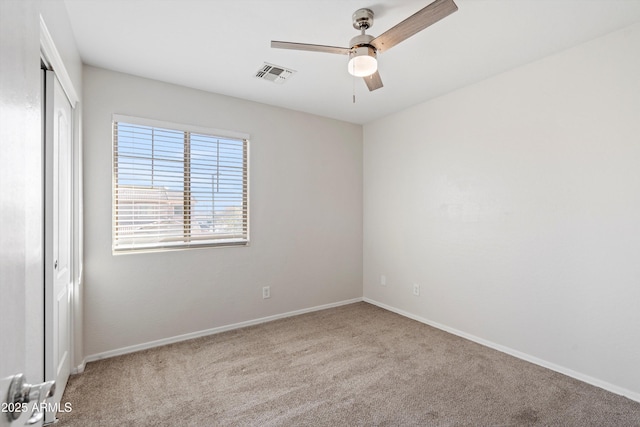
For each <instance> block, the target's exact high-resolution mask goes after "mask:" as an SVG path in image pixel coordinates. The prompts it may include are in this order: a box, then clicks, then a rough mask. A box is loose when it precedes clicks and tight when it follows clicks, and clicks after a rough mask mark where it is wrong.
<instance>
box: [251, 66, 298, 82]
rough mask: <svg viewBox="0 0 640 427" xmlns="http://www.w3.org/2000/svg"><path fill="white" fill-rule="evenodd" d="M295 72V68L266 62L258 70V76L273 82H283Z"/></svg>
mask: <svg viewBox="0 0 640 427" xmlns="http://www.w3.org/2000/svg"><path fill="white" fill-rule="evenodd" d="M294 73H295V71H294V70H290V69H288V68H285V67H281V66H279V65H273V64H269V63H267V62H265V63H264V65H263V66H262V68H260V69H259V70H258V71H257V72H256V77H257V78H259V79H263V80H268V81H270V82H273V83H278V84H282V83H284V82H285V81H287V79H289V77H291V76H292V75H293V74H294Z"/></svg>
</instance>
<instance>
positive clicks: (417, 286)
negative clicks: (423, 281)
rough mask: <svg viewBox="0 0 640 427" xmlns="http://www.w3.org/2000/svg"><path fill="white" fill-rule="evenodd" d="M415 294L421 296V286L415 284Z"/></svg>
mask: <svg viewBox="0 0 640 427" xmlns="http://www.w3.org/2000/svg"><path fill="white" fill-rule="evenodd" d="M413 294H414V295H415V296H417V297H419V296H420V285H419V284H417V283H414V284H413Z"/></svg>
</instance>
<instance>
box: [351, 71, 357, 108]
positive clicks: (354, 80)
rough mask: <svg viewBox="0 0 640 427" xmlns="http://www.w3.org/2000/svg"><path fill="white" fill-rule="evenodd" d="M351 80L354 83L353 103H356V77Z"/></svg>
mask: <svg viewBox="0 0 640 427" xmlns="http://www.w3.org/2000/svg"><path fill="white" fill-rule="evenodd" d="M351 80H352V81H353V103H354V104H355V103H356V76H352V78H351Z"/></svg>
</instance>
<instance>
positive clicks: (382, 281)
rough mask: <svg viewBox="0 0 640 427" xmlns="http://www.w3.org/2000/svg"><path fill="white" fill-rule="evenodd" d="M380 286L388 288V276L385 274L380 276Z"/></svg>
mask: <svg viewBox="0 0 640 427" xmlns="http://www.w3.org/2000/svg"><path fill="white" fill-rule="evenodd" d="M380 286H387V276H385V275H384V274H383V275H382V276H380Z"/></svg>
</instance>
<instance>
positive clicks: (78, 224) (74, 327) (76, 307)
mask: <svg viewBox="0 0 640 427" xmlns="http://www.w3.org/2000/svg"><path fill="white" fill-rule="evenodd" d="M40 56H41V60H42V62H43V63H44V64H46V66H47V68H48V69H49V70H51V71H53V72H54V73H55V75H56V77H57V79H58V81H59V82H60V85H61V86H62V90H63V91H64V93H65V95H66V96H67V98H68V100H69V103H70V104H71V108H72V117H71V120H72V146H71V164H72V170H71V182H72V184H71V187H72V188H71V191H72V194H71V198H72V201H71V221H72V225H71V230H72V239H71V252H72V255H71V257H72V259H71V264H72V271H71V285H70V286H71V292H70V293H71V303H70V307H69V308H70V318H71V334H70V343H69V347H70V349H69V350H70V356H71V372H72V373H78V372H82V371H83V370H84V363H85V362H84V354H83V349H82V276H83V274H82V266H83V256H82V240H83V237H82V224H83V220H82V144H81V133H80V130H81V127H80V126H81V113H80V105H79V103H80V98H79V97H78V93H77V91H76V89H75V87H74V85H73V82H72V80H71V77H70V75H69V73H68V71H67V68H66V67H65V65H64V61H63V60H62V56H61V55H60V53H59V51H58V49H57V48H56V46H55V43H54V42H53V38H52V37H51V33H50V32H49V30H48V28H47V25H46V23H45V21H44V18H43V17H42V15H40ZM42 93H43V94H44V88H42ZM42 113H43V115H44V114H45V111H44V110H43V112H42ZM43 132H44V128H43ZM43 144H44V133H43ZM44 155H45V147H44V145H43V161H44ZM43 168H44V164H43ZM43 191H44V188H43ZM44 197H47V195H46V194H43V200H44ZM46 222H47V219H45V223H46ZM43 226H44V224H43ZM43 234H44V233H43ZM45 252H46V250H45ZM51 262H53V261H52V260H47V259H45V260H44V264H45V274H47V273H46V272H47V271H48V270H47V269H46V266H47V264H48V263H51ZM43 279H44V278H43ZM44 282H45V283H46V280H44ZM45 312H46V310H45ZM45 322H46V320H45ZM46 332H47V325H46V324H45V333H46ZM45 341H46V340H45ZM45 354H46V351H45ZM43 357H44V356H43ZM42 380H45V378H42Z"/></svg>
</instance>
